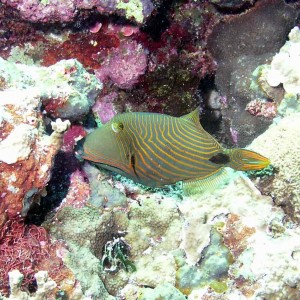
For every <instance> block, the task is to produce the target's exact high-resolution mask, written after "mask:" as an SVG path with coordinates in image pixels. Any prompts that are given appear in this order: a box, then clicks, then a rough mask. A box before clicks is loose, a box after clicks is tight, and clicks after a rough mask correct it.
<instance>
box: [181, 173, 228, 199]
mask: <svg viewBox="0 0 300 300" xmlns="http://www.w3.org/2000/svg"><path fill="white" fill-rule="evenodd" d="M226 175H227V171H226V169H225V168H221V169H219V170H218V171H217V172H216V173H215V174H213V175H210V176H207V177H202V178H195V179H193V180H188V181H183V183H182V188H183V193H184V194H185V195H187V196H189V195H193V194H196V193H202V192H204V191H212V190H215V189H217V188H218V187H220V186H221V184H222V183H224V179H225V178H226Z"/></svg>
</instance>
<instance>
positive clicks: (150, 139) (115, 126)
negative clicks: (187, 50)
mask: <svg viewBox="0 0 300 300" xmlns="http://www.w3.org/2000/svg"><path fill="white" fill-rule="evenodd" d="M199 112H200V111H199V108H197V109H196V110H194V111H192V112H191V113H189V114H187V115H184V116H182V117H173V116H170V115H165V114H158V113H146V112H129V113H123V114H118V115H116V116H115V117H113V118H112V119H111V120H110V121H109V122H108V123H106V124H105V125H103V126H102V127H100V128H97V129H96V130H94V131H93V132H92V133H90V134H88V135H87V137H86V138H85V141H84V142H83V153H82V158H83V159H85V160H88V161H90V162H92V163H94V164H96V165H98V166H100V167H102V168H104V169H106V170H110V171H113V172H116V173H118V174H121V175H123V176H125V177H127V178H130V179H132V180H133V181H135V182H138V183H141V184H143V185H146V186H149V187H163V186H165V185H171V184H175V183H176V182H179V181H181V182H182V185H183V192H184V193H185V194H187V195H189V194H194V193H196V192H199V191H203V190H206V189H209V188H213V187H215V186H216V185H217V184H219V182H220V181H221V178H222V175H223V174H224V170H225V168H226V167H230V168H232V169H234V170H238V171H248V170H260V169H263V168H265V167H267V166H268V165H269V164H270V160H269V159H268V158H266V157H264V156H263V155H260V154H259V153H256V152H254V151H251V150H246V149H241V148H234V149H226V148H223V147H222V146H221V145H220V144H219V143H218V142H217V140H216V139H215V138H214V137H213V136H211V135H210V134H209V133H208V132H207V131H205V130H204V129H203V127H202V125H201V124H200V117H199Z"/></svg>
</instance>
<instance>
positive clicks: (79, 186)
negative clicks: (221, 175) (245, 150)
mask: <svg viewBox="0 0 300 300" xmlns="http://www.w3.org/2000/svg"><path fill="white" fill-rule="evenodd" d="M0 1H1V4H0V18H1V22H0V41H1V46H0V56H1V57H3V58H5V59H6V60H4V59H3V58H0V98H1V101H0V129H1V130H0V173H1V180H0V189H1V193H0V200H1V201H0V288H1V292H2V294H3V295H4V296H0V298H1V297H2V298H3V297H9V298H8V299H16V298H18V299H43V298H44V299H74V300H75V299H78V300H80V299H103V300H110V299H116V298H117V299H128V300H141V299H145V300H151V299H158V298H159V299H174V300H183V299H189V300H196V299H203V300H206V299H214V300H216V299H220V300H227V299H240V300H246V299H266V300H272V299H278V300H284V299H292V300H294V299H295V300H296V299H300V293H299V287H300V276H299V274H300V268H299V266H300V264H299V262H300V255H299V249H300V242H299V241H300V231H299V228H298V227H299V226H298V224H299V222H300V207H299V203H300V199H299V195H300V192H299V186H300V185H299V183H300V182H299V178H300V176H299V163H298V161H297V153H298V152H299V151H300V145H299V138H298V136H299V134H298V133H297V128H299V126H300V124H299V120H300V115H299V111H300V104H299V103H300V101H299V95H298V94H299V78H298V77H299V70H298V69H299V68H298V69H297V67H298V66H299V62H298V60H299V41H300V30H299V28H298V27H295V28H294V29H293V30H292V31H291V33H290V35H289V41H288V42H286V44H285V45H284V46H283V47H282V45H283V44H284V43H285V40H286V37H287V34H288V32H289V31H290V30H291V28H292V27H294V22H295V19H296V15H297V13H298V8H299V4H298V3H297V4H291V3H290V2H292V1H289V3H290V4H286V3H285V2H284V1H281V0H261V1H253V0H211V1H200V2H197V1H196V2H195V1H191V0H187V1H183V2H182V1H179V2H178V1H177V2H176V1H175V2H174V1H173V2H172V1H160V0H155V1H150V0H142V1H140V0H129V1H127V0H126V1H123V0H122V1H119V0H113V1H108V2H105V1H102V0H93V1H85V0H84V1H82V0H78V1H74V0H67V1H58V0H42V1H40V0H32V1H31V0H30V1H29V0H0ZM5 10H7V11H5ZM18 30H19V31H20V32H19V33H18ZM275 33H276V34H275ZM25 35H27V36H25ZM280 47H282V48H281V49H280ZM276 52H278V53H277V54H276ZM275 54H276V55H275ZM274 55H275V56H274ZM273 56H274V57H273ZM272 57H273V60H272ZM199 105H200V110H201V113H202V114H203V115H204V116H203V117H202V118H201V122H202V124H203V126H206V127H208V128H209V129H210V130H211V131H213V132H214V133H215V134H216V135H217V139H218V140H219V141H221V142H223V143H225V144H227V145H229V144H235V145H246V144H249V143H250V142H251V141H252V140H253V139H254V138H255V137H256V136H258V135H260V134H261V136H259V137H258V138H256V139H255V140H254V141H253V143H252V144H251V146H250V147H251V148H252V149H253V150H254V151H257V152H259V153H261V154H262V155H265V156H267V157H268V158H270V160H271V162H272V166H270V168H269V169H265V170H262V171H261V172H259V173H253V172H252V173H246V174H240V173H239V174H238V173H236V172H234V171H232V170H231V171H230V170H228V176H227V178H226V180H224V182H223V184H222V185H221V186H220V187H218V188H215V189H213V188H212V189H211V190H209V191H208V192H205V191H203V192H202V193H199V194H196V195H194V196H191V197H187V196H183V195H182V189H181V184H180V183H178V184H177V185H174V186H166V187H164V188H162V189H154V188H147V187H144V186H142V185H139V184H135V183H134V182H132V181H130V180H128V179H126V178H123V177H122V176H120V175H116V174H114V173H111V172H108V171H104V170H102V169H101V167H99V166H98V167H95V166H92V165H91V164H89V163H87V162H84V161H83V160H82V158H80V153H81V150H80V144H82V141H80V140H81V139H82V138H84V137H85V136H86V134H87V133H88V132H90V131H91V130H93V129H94V128H95V127H96V126H101V125H102V124H104V123H106V122H107V121H108V120H109V119H110V118H111V117H113V116H114V115H115V114H117V113H118V112H121V111H152V112H163V113H168V114H172V115H175V116H179V115H183V114H184V113H188V112H190V111H191V110H192V109H193V108H194V107H196V106H199ZM297 111H298V112H297ZM280 118H283V119H280ZM271 122H273V125H272V126H271V127H270V128H269V129H268V130H267V131H266V132H264V133H263V134H262V132H263V131H265V130H266V128H267V126H268V125H269V124H271ZM278 145H279V146H278ZM17 270H19V271H17ZM41 270H43V271H45V272H43V273H40V272H41ZM39 271H40V272H39ZM20 272H21V273H22V274H23V275H21V273H20ZM34 274H36V275H34ZM48 275H49V277H48ZM8 280H10V282H9V281H8ZM9 287H10V288H11V295H10V296H9V290H8V289H9Z"/></svg>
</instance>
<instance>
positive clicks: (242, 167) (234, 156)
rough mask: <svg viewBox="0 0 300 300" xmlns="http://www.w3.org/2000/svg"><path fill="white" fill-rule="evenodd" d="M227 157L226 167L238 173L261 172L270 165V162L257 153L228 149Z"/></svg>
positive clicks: (226, 151)
mask: <svg viewBox="0 0 300 300" xmlns="http://www.w3.org/2000/svg"><path fill="white" fill-rule="evenodd" d="M225 153H226V154H227V155H228V156H229V162H228V163H227V165H226V166H228V167H231V168H233V169H235V170H238V171H251V170H261V169H263V168H265V167H267V166H268V165H269V164H270V160H269V159H268V158H266V157H265V156H263V155H261V154H258V153H257V152H254V151H251V150H246V149H228V150H225Z"/></svg>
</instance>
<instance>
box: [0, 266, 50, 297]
mask: <svg viewBox="0 0 300 300" xmlns="http://www.w3.org/2000/svg"><path fill="white" fill-rule="evenodd" d="M34 277H35V279H36V283H37V291H36V293H35V295H34V296H32V297H31V296H30V295H29V294H27V293H26V292H23V291H22V290H21V289H20V286H21V284H22V281H23V278H24V276H23V274H22V273H21V272H20V271H18V270H13V271H11V272H9V285H10V291H11V293H10V296H9V297H8V298H6V297H4V298H3V299H4V300H6V299H7V300H9V299H19V300H30V299H32V300H44V299H47V295H48V294H49V293H50V292H51V291H52V290H53V289H54V288H55V287H56V283H55V282H54V281H53V280H52V279H51V278H49V277H48V273H47V272H46V271H39V272H37V273H36V274H35V275H34ZM0 296H1V295H0Z"/></svg>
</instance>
